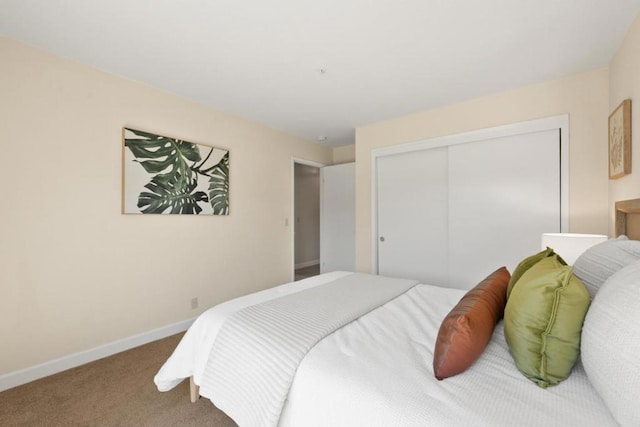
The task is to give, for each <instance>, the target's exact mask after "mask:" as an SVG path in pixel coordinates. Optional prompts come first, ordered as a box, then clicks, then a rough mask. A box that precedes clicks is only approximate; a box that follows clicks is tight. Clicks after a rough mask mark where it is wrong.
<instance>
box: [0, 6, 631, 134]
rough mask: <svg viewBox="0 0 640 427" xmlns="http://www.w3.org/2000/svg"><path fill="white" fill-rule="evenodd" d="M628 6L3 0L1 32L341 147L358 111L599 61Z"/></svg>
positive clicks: (463, 93)
mask: <svg viewBox="0 0 640 427" xmlns="http://www.w3.org/2000/svg"><path fill="white" fill-rule="evenodd" d="M638 11H640V0H484V1H476V0H324V1H316V2H311V1H306V0H270V1H257V0H254V1H251V0H245V1H242V0H0V34H3V35H5V36H8V37H10V38H13V39H17V40H20V41H23V42H26V43H28V44H31V45H34V46H38V47H41V48H44V49H46V50H49V51H52V52H55V53H57V54H60V55H62V56H65V57H68V58H74V59H76V60H79V61H81V62H84V63H87V64H89V65H92V66H94V67H96V68H99V69H102V70H107V71H109V72H112V73H115V74H118V75H121V76H125V77H127V78H130V79H133V80H137V81H141V82H146V83H148V84H150V85H153V86H156V87H159V88H163V89H165V90H168V91H170V92H174V93H177V94H180V95H183V96H185V97H188V98H191V99H194V100H196V101H199V102H202V103H204V104H207V105H209V106H212V107H215V108H218V109H221V110H224V111H227V112H231V113H234V114H237V115H239V116H241V117H244V118H247V119H250V120H254V121H257V122H261V123H264V124H266V125H268V126H270V127H273V128H276V129H281V130H283V131H286V132H288V133H291V134H294V135H297V136H300V137H303V138H305V139H308V140H311V141H317V140H318V137H319V136H320V135H324V136H327V137H328V140H327V141H326V142H324V144H327V145H330V146H339V145H344V144H349V143H353V142H354V129H355V128H356V127H358V126H361V125H364V124H367V123H372V122H376V121H380V120H384V119H389V118H393V117H398V116H402V115H406V114H409V113H412V112H416V111H422V110H426V109H430V108H434V107H439V106H442V105H446V104H451V103H454V102H458V101H462V100H466V99H471V98H475V97H478V96H482V95H486V94H490V93H495V92H498V91H502V90H507V89H510V88H513V87H517V86H521V85H524V84H529V83H535V82H541V81H545V80H550V79H553V78H557V77H561V76H566V75H570V74H574V73H578V72H582V71H586V70H591V69H595V68H600V67H606V66H607V65H608V64H609V61H610V60H611V57H612V55H613V54H614V53H615V51H616V49H617V48H618V47H619V45H620V43H621V41H622V39H623V38H624V35H625V33H626V32H627V30H628V29H629V27H630V26H631V23H632V22H633V20H634V19H635V17H636V15H637V14H638ZM321 70H324V72H323V71H321Z"/></svg>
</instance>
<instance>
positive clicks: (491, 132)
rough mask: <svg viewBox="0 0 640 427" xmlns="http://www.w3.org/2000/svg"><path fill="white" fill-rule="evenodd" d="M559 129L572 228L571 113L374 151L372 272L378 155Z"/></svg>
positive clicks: (564, 200) (565, 213) (565, 227)
mask: <svg viewBox="0 0 640 427" xmlns="http://www.w3.org/2000/svg"><path fill="white" fill-rule="evenodd" d="M553 129H558V130H559V131H560V231H561V232H563V233H565V232H568V231H569V115H568V114H562V115H559V116H552V117H546V118H543V119H536V120H527V121H522V122H516V123H511V124H507V125H502V126H495V127H491V128H484V129H478V130H473V131H469V132H463V133H458V134H454V135H447V136H442V137H436V138H430V139H425V140H419V141H413V142H406V143H402V144H398V145H393V146H389V147H383V148H376V149H374V150H372V151H371V271H372V272H373V274H378V158H380V157H384V156H391V155H394V154H401V153H409V152H412V151H419V150H426V149H430V148H437V147H445V146H450V145H457V144H465V143H469V142H476V141H483V140H487V139H494V138H501V137H508V136H514V135H521V134H525V133H532V132H540V131H546V130H553Z"/></svg>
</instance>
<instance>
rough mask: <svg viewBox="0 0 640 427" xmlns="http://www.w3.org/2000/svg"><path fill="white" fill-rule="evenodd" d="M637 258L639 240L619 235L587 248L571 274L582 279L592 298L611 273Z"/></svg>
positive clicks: (639, 251)
mask: <svg viewBox="0 0 640 427" xmlns="http://www.w3.org/2000/svg"><path fill="white" fill-rule="evenodd" d="M638 260H640V241H638V240H629V239H627V237H626V236H620V237H618V238H617V239H609V240H607V241H605V242H602V243H599V244H597V245H595V246H592V247H590V248H589V249H587V250H586V251H585V252H584V253H583V254H582V255H580V256H579V257H578V259H576V262H575V263H574V264H573V274H575V275H576V276H578V278H579V279H580V280H582V283H584V285H585V286H586V287H587V290H588V291H589V295H591V298H593V297H594V296H595V295H596V293H597V292H598V289H600V287H601V286H602V284H603V283H604V282H605V281H606V280H607V279H608V278H609V277H610V276H611V275H612V274H613V273H615V272H617V271H619V270H621V269H622V268H624V267H626V266H627V265H629V264H631V263H632V262H635V261H638Z"/></svg>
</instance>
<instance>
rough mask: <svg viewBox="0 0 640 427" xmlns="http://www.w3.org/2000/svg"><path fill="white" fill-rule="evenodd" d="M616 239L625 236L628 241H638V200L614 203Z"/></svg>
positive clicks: (639, 217) (639, 213) (639, 216)
mask: <svg viewBox="0 0 640 427" xmlns="http://www.w3.org/2000/svg"><path fill="white" fill-rule="evenodd" d="M615 206H616V207H615V209H616V220H615V232H616V237H618V236H621V235H623V234H624V235H626V236H627V237H629V238H630V239H633V240H640V199H632V200H622V201H620V202H616V205H615Z"/></svg>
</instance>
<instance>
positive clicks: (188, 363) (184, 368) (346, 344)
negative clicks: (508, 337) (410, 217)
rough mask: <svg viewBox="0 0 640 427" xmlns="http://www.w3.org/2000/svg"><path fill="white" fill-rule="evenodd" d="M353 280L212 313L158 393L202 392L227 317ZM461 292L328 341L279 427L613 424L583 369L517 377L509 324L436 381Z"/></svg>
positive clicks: (302, 373)
mask: <svg viewBox="0 0 640 427" xmlns="http://www.w3.org/2000/svg"><path fill="white" fill-rule="evenodd" d="M347 274H349V273H344V272H336V273H329V274H326V275H321V276H317V277H314V278H311V279H306V280H303V281H300V282H294V283H289V284H286V285H282V286H279V287H277V288H273V289H269V290H267V291H263V292H259V293H256V294H252V295H249V296H246V297H242V298H238V299H236V300H232V301H229V302H227V303H224V304H221V305H218V306H216V307H214V308H213V309H211V310H209V311H207V312H205V313H204V314H203V315H202V316H201V317H199V318H198V319H197V320H196V322H194V324H193V326H192V327H191V328H190V329H189V331H188V332H187V333H186V334H185V336H184V338H183V339H182V341H181V342H180V344H179V345H178V347H177V348H176V350H175V352H174V353H173V355H172V356H171V357H170V358H169V360H167V362H166V363H165V365H164V366H163V367H162V369H161V370H160V371H159V372H158V374H157V375H156V377H155V379H154V380H155V382H156V385H157V386H158V389H159V390H161V391H166V390H169V389H171V388H173V387H174V386H175V385H176V384H178V383H179V382H180V381H182V379H183V378H187V377H189V376H191V375H193V376H194V381H195V382H196V384H200V379H201V378H202V373H203V372H204V369H205V365H206V362H207V359H208V356H209V353H210V351H211V346H212V345H213V342H214V340H215V336H216V334H217V332H218V330H219V328H220V326H221V324H222V322H223V321H224V319H225V318H226V317H227V316H228V315H230V314H232V313H233V312H235V311H237V310H239V309H241V308H243V307H246V306H248V305H251V304H256V303H259V302H263V301H266V300H269V299H272V298H275V297H278V296H281V295H285V294H288V293H292V292H297V291H298V290H301V289H305V288H309V287H313V286H317V285H320V284H323V283H327V282H329V281H332V280H334V279H336V278H338V277H342V276H345V275H347ZM464 293H465V291H463V290H457V289H449V288H439V287H435V286H429V285H418V286H416V287H415V288H413V289H411V290H410V291H408V292H407V293H405V294H403V295H401V296H400V297H398V298H396V299H394V300H392V301H390V302H388V303H386V304H385V305H383V306H382V307H380V308H378V309H376V310H374V311H372V312H370V313H368V314H367V315H365V316H363V317H361V318H360V319H358V320H356V321H354V322H352V323H350V324H348V325H346V326H345V327H343V328H342V329H340V330H338V331H336V332H335V333H333V334H331V335H329V336H328V337H326V338H325V339H324V340H323V341H321V342H320V343H318V344H317V345H316V346H315V347H314V348H313V349H312V350H311V351H310V352H309V353H308V354H307V356H306V357H305V359H304V360H303V361H302V363H301V364H300V366H299V367H298V370H297V372H296V376H295V378H294V382H293V385H292V387H291V390H290V393H289V398H288V401H287V403H286V405H285V408H284V411H283V414H282V418H281V420H280V425H281V426H287V427H293V426H296V427H300V426H304V427H307V426H309V427H314V426H318V427H320V426H322V427H324V426H328V425H331V426H336V427H338V426H421V427H422V426H428V425H433V426H491V427H494V426H514V425H518V426H540V425H545V426H615V425H616V423H615V421H614V420H613V418H612V417H611V415H610V413H609V411H608V410H607V409H606V406H605V405H604V403H603V402H602V400H601V399H600V398H599V396H598V395H597V394H596V392H595V390H594V389H593V388H592V387H591V385H590V384H589V381H588V380H587V377H586V374H585V373H584V371H583V369H582V367H581V366H576V368H574V371H573V373H572V374H571V376H570V377H569V379H567V380H566V381H564V382H563V383H561V384H560V385H558V386H555V387H550V388H548V389H541V388H539V387H537V386H536V385H535V384H533V383H532V382H530V381H529V380H527V379H526V378H525V377H524V376H523V375H522V374H520V372H519V371H518V370H517V369H516V367H515V364H514V363H513V359H512V358H511V356H510V354H509V350H508V348H507V345H506V343H505V340H504V334H503V330H502V324H499V325H498V326H497V327H496V331H495V333H494V336H493V339H492V342H491V343H490V344H489V346H488V347H487V349H486V350H485V352H484V353H483V355H482V356H481V358H480V359H479V360H478V361H477V362H476V363H475V364H474V365H473V366H472V367H471V368H470V369H469V370H467V371H466V372H465V373H463V374H461V375H458V376H455V377H452V378H448V379H446V380H444V381H437V380H436V379H435V377H434V376H433V367H432V366H433V363H432V362H433V347H434V343H435V340H436V336H437V333H438V328H439V326H440V322H441V321H442V319H443V318H444V316H445V315H446V314H447V313H448V312H449V310H450V309H451V308H452V307H453V305H455V304H456V303H457V302H458V300H459V299H460V298H461V297H462V295H464ZM214 403H215V402H214Z"/></svg>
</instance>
